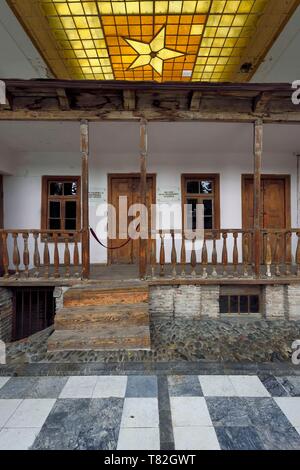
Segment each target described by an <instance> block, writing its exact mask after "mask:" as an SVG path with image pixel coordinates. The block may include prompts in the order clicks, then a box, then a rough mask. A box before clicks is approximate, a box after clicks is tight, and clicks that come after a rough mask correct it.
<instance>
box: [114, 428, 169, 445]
mask: <svg viewBox="0 0 300 470" xmlns="http://www.w3.org/2000/svg"><path fill="white" fill-rule="evenodd" d="M159 449H160V440H159V429H158V428H121V429H120V434H119V440H118V446H117V450H159Z"/></svg>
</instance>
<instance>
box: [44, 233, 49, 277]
mask: <svg viewBox="0 0 300 470" xmlns="http://www.w3.org/2000/svg"><path fill="white" fill-rule="evenodd" d="M43 264H44V270H45V271H44V275H45V277H47V278H48V277H49V268H50V254H49V245H48V234H46V235H45V238H44V255H43Z"/></svg>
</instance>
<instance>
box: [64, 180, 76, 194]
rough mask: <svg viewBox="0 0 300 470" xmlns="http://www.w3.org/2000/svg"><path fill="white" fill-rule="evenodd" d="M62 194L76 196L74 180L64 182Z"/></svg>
mask: <svg viewBox="0 0 300 470" xmlns="http://www.w3.org/2000/svg"><path fill="white" fill-rule="evenodd" d="M64 194H65V196H76V194H77V183H76V181H72V182H70V183H64Z"/></svg>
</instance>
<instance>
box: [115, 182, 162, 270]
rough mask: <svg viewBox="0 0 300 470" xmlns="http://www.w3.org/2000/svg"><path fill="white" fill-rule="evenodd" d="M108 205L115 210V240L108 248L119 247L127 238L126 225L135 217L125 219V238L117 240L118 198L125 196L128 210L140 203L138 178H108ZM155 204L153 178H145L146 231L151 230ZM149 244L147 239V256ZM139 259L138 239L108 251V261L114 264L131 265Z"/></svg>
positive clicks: (118, 231)
mask: <svg viewBox="0 0 300 470" xmlns="http://www.w3.org/2000/svg"><path fill="white" fill-rule="evenodd" d="M109 184H110V201H109V202H110V203H111V204H112V205H113V206H114V207H115V209H116V215H117V225H116V230H117V238H116V239H115V240H109V244H108V246H110V247H121V246H122V245H123V244H124V243H125V242H126V238H127V237H128V225H129V224H130V222H131V221H132V220H133V219H135V217H127V227H126V228H125V233H124V235H125V238H122V239H121V238H119V233H120V227H119V197H120V196H127V201H128V208H129V207H130V206H131V205H132V204H137V203H139V202H140V178H139V176H130V175H128V176H127V175H124V176H123V175H122V176H114V175H112V176H111V177H110V182H109ZM154 202H155V180H154V176H148V177H147V208H148V230H150V229H151V204H153V203H154ZM151 243H155V241H153V242H151V240H150V239H149V247H148V250H147V252H148V254H150V252H151ZM138 259H139V239H138V240H130V241H129V242H128V243H127V244H126V245H125V246H123V247H121V248H117V249H114V250H109V252H108V261H109V263H114V264H133V263H137V262H138Z"/></svg>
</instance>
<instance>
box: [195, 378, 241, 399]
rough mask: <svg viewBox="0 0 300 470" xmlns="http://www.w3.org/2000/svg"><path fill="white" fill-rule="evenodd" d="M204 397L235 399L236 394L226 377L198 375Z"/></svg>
mask: <svg viewBox="0 0 300 470" xmlns="http://www.w3.org/2000/svg"><path fill="white" fill-rule="evenodd" d="M199 381H200V385H201V388H202V391H203V395H204V396H205V397H235V396H237V392H236V390H235V388H234V386H233V385H232V383H231V381H230V380H229V378H228V377H227V376H226V375H199Z"/></svg>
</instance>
